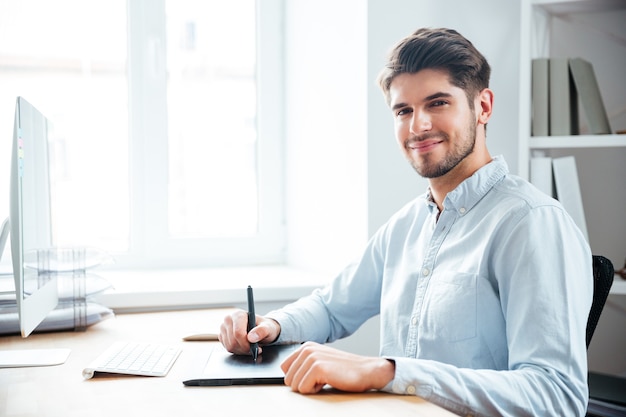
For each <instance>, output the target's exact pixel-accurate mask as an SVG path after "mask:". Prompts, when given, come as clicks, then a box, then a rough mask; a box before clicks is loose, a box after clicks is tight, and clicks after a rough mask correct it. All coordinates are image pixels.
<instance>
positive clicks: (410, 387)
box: [406, 385, 415, 395]
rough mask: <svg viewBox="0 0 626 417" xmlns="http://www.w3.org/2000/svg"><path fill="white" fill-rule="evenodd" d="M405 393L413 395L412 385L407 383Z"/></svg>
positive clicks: (413, 388)
mask: <svg viewBox="0 0 626 417" xmlns="http://www.w3.org/2000/svg"><path fill="white" fill-rule="evenodd" d="M406 393H407V394H409V395H415V387H414V386H413V385H409V386H408V387H406Z"/></svg>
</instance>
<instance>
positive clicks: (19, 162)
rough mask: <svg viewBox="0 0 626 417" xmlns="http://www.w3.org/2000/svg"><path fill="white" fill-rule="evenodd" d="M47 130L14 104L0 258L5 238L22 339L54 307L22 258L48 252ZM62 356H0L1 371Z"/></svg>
mask: <svg viewBox="0 0 626 417" xmlns="http://www.w3.org/2000/svg"><path fill="white" fill-rule="evenodd" d="M50 128H51V124H50V123H49V121H48V119H46V117H45V116H44V115H43V114H42V113H41V112H40V111H39V110H37V109H36V108H35V107H34V106H33V105H32V104H30V103H29V102H28V101H26V100H25V99H24V98H22V97H18V98H17V100H16V104H15V124H14V128H13V146H12V148H13V149H12V156H11V164H10V165H11V170H10V195H9V202H10V207H9V219H8V221H5V222H4V224H3V229H4V230H0V256H2V253H3V252H4V247H3V246H4V242H6V237H7V233H8V235H9V236H10V242H11V264H12V266H13V278H14V282H15V299H16V304H17V311H18V317H19V322H20V331H21V334H22V337H27V336H28V335H30V333H31V332H32V331H33V330H34V329H35V328H36V327H37V326H38V325H39V323H41V322H42V321H43V320H44V319H45V317H46V316H47V315H48V313H50V311H52V310H54V309H55V308H56V306H57V304H58V287H57V280H56V278H55V277H54V276H46V277H42V276H40V275H39V271H38V268H34V267H33V265H32V264H31V265H29V266H27V265H26V263H25V259H26V258H27V257H29V258H32V256H33V254H36V253H40V252H45V251H46V250H47V249H50V248H51V247H52V226H51V208H50V206H51V201H50V157H49V151H48V148H49V137H48V135H49V131H50ZM7 229H8V231H7ZM27 289H28V290H27ZM67 353H68V352H67V350H65V349H62V350H59V349H38V350H36V351H28V352H26V351H16V350H7V351H0V367H3V366H4V367H6V366H13V365H15V366H34V365H50V364H55V363H59V360H60V357H61V358H62V356H63V355H64V354H65V357H67ZM62 361H63V362H64V361H65V359H62ZM61 363H62V362H61Z"/></svg>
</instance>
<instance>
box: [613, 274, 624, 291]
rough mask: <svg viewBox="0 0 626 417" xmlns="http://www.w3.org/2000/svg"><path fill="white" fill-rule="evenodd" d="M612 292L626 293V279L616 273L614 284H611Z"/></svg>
mask: <svg viewBox="0 0 626 417" xmlns="http://www.w3.org/2000/svg"><path fill="white" fill-rule="evenodd" d="M610 294H613V295H626V280H625V279H623V278H622V277H620V276H619V275H617V274H616V275H615V280H614V281H613V285H612V286H611V292H610Z"/></svg>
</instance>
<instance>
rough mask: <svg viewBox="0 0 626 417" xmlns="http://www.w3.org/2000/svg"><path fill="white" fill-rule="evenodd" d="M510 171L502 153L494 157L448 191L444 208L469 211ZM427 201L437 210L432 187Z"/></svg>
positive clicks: (463, 212) (462, 211) (431, 207)
mask: <svg viewBox="0 0 626 417" xmlns="http://www.w3.org/2000/svg"><path fill="white" fill-rule="evenodd" d="M508 173H509V166H508V164H507V163H506V161H505V160H504V157H503V156H502V155H498V156H496V157H494V158H493V160H492V161H491V162H489V163H488V164H486V165H484V166H483V167H481V168H480V169H478V171H476V172H475V173H474V174H473V175H472V176H471V177H469V178H467V179H465V180H464V181H463V182H462V183H461V184H459V185H458V186H457V187H456V188H455V189H454V190H452V191H451V192H449V193H448V195H447V196H446V198H445V199H444V201H443V206H444V208H445V209H451V210H455V211H459V212H461V214H465V213H467V212H468V211H470V210H471V209H472V208H473V207H474V206H475V205H476V203H478V201H480V199H481V198H483V197H484V196H485V194H487V192H489V190H491V189H492V188H493V186H494V185H496V184H497V183H498V182H500V181H501V180H502V179H503V178H504V177H505V176H506V175H507V174H508ZM426 202H427V204H428V205H429V208H430V209H431V212H432V210H435V211H437V205H436V204H435V202H434V201H433V197H432V193H431V192H430V188H429V189H428V191H427V193H426Z"/></svg>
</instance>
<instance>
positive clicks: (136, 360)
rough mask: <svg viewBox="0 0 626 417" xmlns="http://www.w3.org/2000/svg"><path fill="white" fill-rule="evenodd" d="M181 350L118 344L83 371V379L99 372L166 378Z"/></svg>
mask: <svg viewBox="0 0 626 417" xmlns="http://www.w3.org/2000/svg"><path fill="white" fill-rule="evenodd" d="M181 350H182V349H180V348H178V347H173V346H166V345H160V344H155V343H138V342H117V343H115V344H113V345H112V346H111V347H110V348H108V349H107V350H106V351H105V352H103V353H102V354H101V355H100V356H98V358H97V359H96V360H95V361H93V362H92V363H91V364H90V365H89V366H88V367H87V368H85V369H83V378H85V379H89V378H92V377H93V376H94V374H95V373H97V372H104V373H110V374H126V375H141V376H165V375H167V373H168V372H169V371H170V369H171V368H172V365H174V362H175V361H176V359H177V358H178V355H180V352H181Z"/></svg>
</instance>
